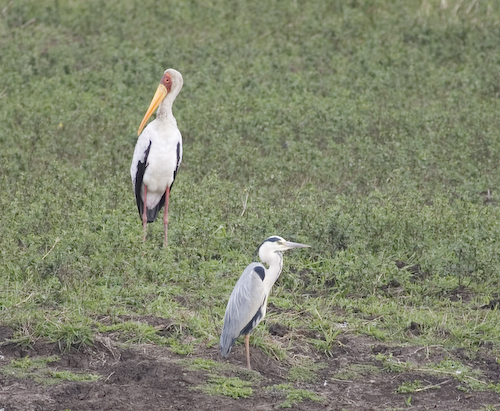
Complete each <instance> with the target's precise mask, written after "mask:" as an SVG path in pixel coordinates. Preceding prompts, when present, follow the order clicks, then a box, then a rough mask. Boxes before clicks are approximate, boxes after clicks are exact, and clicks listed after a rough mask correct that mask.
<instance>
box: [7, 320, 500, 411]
mask: <svg viewBox="0 0 500 411" xmlns="http://www.w3.org/2000/svg"><path fill="white" fill-rule="evenodd" d="M280 331H281V329H280ZM0 332H1V333H2V334H1V335H2V336H3V338H2V339H3V340H5V338H9V336H11V335H12V333H11V332H10V331H9V330H8V329H7V328H6V327H2V328H0ZM272 338H286V337H279V336H273V337H272ZM332 348H333V349H332V354H333V355H332V356H331V357H326V356H319V354H318V355H317V356H315V357H316V358H315V360H316V361H317V362H320V363H322V364H323V367H324V368H321V369H319V370H317V371H316V377H317V378H316V379H315V380H314V381H313V382H300V381H295V382H292V381H290V379H289V378H288V376H289V374H288V373H289V370H290V368H291V364H289V363H288V362H284V361H278V360H276V359H273V358H270V357H269V356H267V355H265V354H264V353H263V352H262V351H260V350H259V349H257V348H255V347H252V348H251V353H252V365H253V368H254V371H255V372H256V374H255V375H257V376H258V377H259V378H257V379H255V380H254V381H253V382H252V388H253V393H252V395H250V396H249V397H248V398H237V399H234V398H230V397H226V396H218V395H208V394H205V393H203V392H201V391H200V390H198V389H196V387H199V386H200V385H202V384H204V383H206V381H207V374H208V373H209V372H210V371H207V370H203V369H202V370H200V369H198V370H195V369H191V368H189V367H186V365H185V362H183V360H184V361H185V360H186V359H188V360H194V359H196V358H201V359H205V360H213V361H216V362H217V363H225V362H227V363H229V364H232V365H234V366H236V367H233V370H234V369H236V370H237V369H239V368H238V367H241V370H243V369H244V364H245V353H244V347H243V346H242V345H238V346H236V347H234V348H233V351H232V353H231V355H230V356H229V358H228V360H227V361H225V360H222V359H221V358H220V356H219V354H218V349H217V347H212V348H199V349H198V350H197V351H196V352H195V353H194V354H192V355H190V356H181V355H177V354H174V353H172V352H171V351H170V350H169V349H168V348H165V347H158V346H154V345H138V346H133V347H128V348H124V347H123V346H119V345H118V344H117V343H115V342H114V341H112V340H111V339H109V338H108V337H102V336H101V337H98V338H97V339H96V340H95V343H94V346H93V347H81V348H80V350H76V349H75V350H72V351H70V352H68V353H64V354H62V353H60V352H59V347H58V345H57V344H41V343H40V344H36V345H35V346H34V347H33V349H30V350H27V349H24V348H21V347H18V346H15V345H13V344H3V345H1V346H0V371H1V370H2V368H3V367H4V366H5V365H8V364H10V362H11V361H12V360H13V359H19V358H21V357H24V356H29V357H30V358H36V357H39V356H48V355H54V354H57V355H58V356H59V357H60V360H59V361H57V362H54V363H50V364H48V367H49V368H50V369H54V370H67V371H71V372H86V373H92V374H99V375H100V376H101V379H100V380H99V381H94V382H72V381H62V382H61V383H60V384H56V385H43V384H40V383H36V382H35V381H33V380H32V379H29V378H27V379H20V378H16V377H13V376H10V375H5V374H2V373H0V409H2V408H3V409H4V410H5V411H21V410H22V411H49V410H50V411H54V410H56V411H60V410H66V409H69V410H72V411H79V410H116V411H120V410H134V411H140V410H163V409H173V410H248V409H255V410H271V409H278V408H279V407H280V405H281V404H282V403H283V401H284V397H283V395H282V394H279V393H277V392H276V391H273V390H270V389H266V388H265V387H270V386H274V385H278V384H285V383H288V384H291V386H293V387H294V388H298V389H305V390H309V391H311V392H314V393H316V394H318V395H320V396H321V397H323V398H324V402H322V403H320V402H315V401H311V400H308V399H306V400H304V401H302V402H299V403H297V404H295V405H293V408H294V409H297V410H306V411H307V410H323V409H324V410H389V409H390V410H395V409H406V408H407V406H406V405H405V400H406V401H408V398H409V396H410V394H398V393H396V390H397V388H398V387H399V386H400V385H401V384H402V383H404V382H412V381H415V380H421V381H422V383H423V385H424V386H432V385H434V386H435V387H436V388H435V389H428V390H423V391H421V392H414V393H411V398H410V401H411V407H412V409H414V410H427V409H433V410H459V411H460V410H480V409H481V408H484V407H485V406H486V405H494V406H498V405H499V404H500V395H499V394H496V393H494V392H492V391H464V390H463V388H462V389H460V387H459V386H460V382H459V381H457V380H456V379H454V378H452V377H450V376H449V375H443V376H440V375H429V374H428V373H423V372H419V371H411V372H401V373H396V372H388V371H387V370H385V369H383V364H382V363H381V361H380V360H377V359H376V355H377V354H383V355H386V356H389V355H390V356H391V357H392V358H394V359H395V361H402V362H405V361H411V362H412V363H414V364H416V365H417V366H421V367H422V368H423V367H425V366H426V364H431V363H437V362H439V361H441V360H443V359H450V358H451V359H454V360H456V361H460V362H461V363H463V364H465V365H467V366H469V367H473V368H474V369H478V370H480V371H481V372H482V375H483V378H485V379H488V381H490V382H499V381H500V369H499V364H498V362H497V360H496V358H495V355H494V353H493V352H492V351H491V349H490V347H484V348H483V349H481V350H480V351H479V352H476V353H470V352H468V351H465V350H457V351H454V352H450V351H447V350H445V349H444V348H442V347H400V346H389V345H384V344H381V343H380V342H377V341H376V340H374V339H372V338H368V337H364V336H355V335H342V336H340V337H339V339H338V340H337V341H336V343H335V346H334V347H332ZM229 373H232V374H233V376H237V374H238V373H237V372H234V371H230V372H229ZM226 374H227V372H226Z"/></svg>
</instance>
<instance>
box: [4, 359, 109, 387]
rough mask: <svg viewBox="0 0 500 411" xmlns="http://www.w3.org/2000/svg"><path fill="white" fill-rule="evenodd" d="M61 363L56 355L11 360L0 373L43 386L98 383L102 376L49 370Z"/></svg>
mask: <svg viewBox="0 0 500 411" xmlns="http://www.w3.org/2000/svg"><path fill="white" fill-rule="evenodd" d="M56 361H59V357H58V356H56V355H53V356H50V357H36V358H30V357H24V358H22V359H20V360H11V362H10V364H7V365H4V366H2V367H0V373H1V374H4V375H7V376H13V377H16V378H23V379H26V378H31V379H33V380H34V381H36V382H38V383H41V384H47V385H51V384H59V383H61V382H63V381H83V382H85V381H97V380H98V379H100V378H101V376H100V375H96V374H90V373H73V372H71V371H58V370H50V369H47V364H49V363H52V362H56Z"/></svg>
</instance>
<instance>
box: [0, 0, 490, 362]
mask: <svg viewBox="0 0 500 411" xmlns="http://www.w3.org/2000/svg"><path fill="white" fill-rule="evenodd" d="M461 3H462V2H461V1H459V0H448V1H447V2H446V6H445V5H444V2H441V1H438V0H429V1H425V2H418V1H417V2H416V1H412V0H402V1H398V2H392V1H386V0H357V1H330V2H324V1H319V0H314V1H309V2H277V1H271V2H268V1H257V2H252V3H248V4H247V3H242V2H236V3H234V2H229V1H227V0H214V1H204V0H195V1H193V2H181V3H168V4H166V5H165V7H163V8H158V6H157V4H156V3H155V2H153V1H151V0H145V1H141V2H139V1H136V0H126V1H121V2H118V1H108V2H102V1H99V0H90V1H88V2H71V1H54V0H40V1H37V2H32V1H28V0H22V1H16V2H13V3H12V2H11V3H8V4H6V5H5V7H4V6H2V13H1V15H0V48H1V50H2V52H1V53H0V66H1V67H2V69H1V70H0V84H2V86H1V87H0V120H1V124H2V127H1V129H0V144H1V146H2V150H1V152H0V186H1V187H2V195H1V196H0V209H1V210H2V213H1V215H0V227H1V230H0V232H1V236H0V261H1V264H0V323H1V324H3V325H9V326H11V327H13V328H14V330H15V336H14V340H15V341H17V342H18V343H20V344H23V345H25V346H30V345H31V344H32V343H33V342H34V341H36V340H39V339H44V340H49V341H57V342H59V344H60V347H61V349H62V350H65V349H69V348H71V347H79V346H80V345H82V344H92V341H93V339H94V336H95V333H96V332H99V331H98V330H99V329H100V327H102V326H103V325H102V324H101V322H100V319H101V318H102V316H112V317H115V316H119V315H145V314H148V315H155V316H159V317H164V318H169V319H171V320H172V321H173V323H174V324H175V327H173V329H172V332H171V333H170V334H169V335H168V337H165V336H162V335H160V334H159V333H158V332H157V330H156V331H155V329H153V328H151V327H149V326H142V325H141V326H137V325H122V326H120V327H118V328H119V329H115V330H109V332H115V333H119V334H120V335H119V336H118V338H119V339H123V340H125V341H129V342H130V343H142V342H148V343H155V344H166V345H169V346H170V347H171V348H172V349H173V350H174V351H177V352H180V353H184V354H186V353H190V352H193V351H194V349H195V348H196V346H197V345H205V346H214V345H215V343H216V341H217V339H218V337H219V335H220V331H221V326H222V319H223V315H224V310H225V306H226V303H227V300H228V298H229V295H230V292H231V290H232V288H233V286H234V284H235V283H236V281H237V278H238V277H239V275H240V273H241V272H242V270H243V269H244V268H245V266H246V265H247V264H248V263H250V261H251V259H252V255H253V253H254V251H255V248H256V247H257V246H258V245H259V244H260V243H261V242H262V240H263V239H265V238H266V237H267V236H269V235H274V234H278V235H281V236H283V237H285V238H287V239H290V240H295V241H299V242H302V243H306V244H309V245H311V248H310V249H307V250H300V251H296V252H290V253H288V254H287V255H286V256H285V261H284V272H283V274H282V276H281V277H280V279H279V280H278V282H277V284H276V286H275V287H274V289H273V292H272V295H271V296H270V299H269V301H270V302H272V303H273V304H274V305H275V306H276V307H280V308H282V310H281V311H279V312H272V313H269V318H268V319H269V320H270V321H272V322H275V323H280V324H285V325H287V326H288V327H289V328H290V329H291V330H293V333H292V334H293V337H292V341H291V343H286V344H285V343H283V342H282V341H277V340H276V339H275V338H270V337H269V333H268V332H267V329H266V327H265V324H264V325H263V326H260V327H259V328H258V329H257V330H256V332H255V335H254V337H255V338H253V339H252V343H253V344H255V345H257V347H259V348H261V349H262V350H263V351H264V352H266V353H268V354H269V355H270V356H273V357H275V358H277V359H280V360H285V359H286V358H287V357H288V353H289V349H290V345H292V344H300V345H301V346H303V347H305V348H304V349H310V350H314V349H316V350H319V351H320V352H321V353H324V354H326V355H330V354H331V353H332V347H333V344H335V343H336V338H337V335H338V333H340V332H344V331H346V330H347V331H348V332H352V333H362V334H366V335H370V336H373V337H375V338H377V339H379V340H382V341H386V342H394V343H398V344H415V345H435V344H439V345H443V346H445V347H447V348H455V347H464V348H468V349H472V350H474V349H477V348H478V347H479V346H481V345H483V344H485V343H488V344H490V345H492V346H493V347H495V349H496V350H498V349H499V347H500V325H499V324H500V321H499V312H498V310H485V309H478V307H481V306H482V305H485V304H488V303H489V301H490V300H492V299H494V298H498V296H495V293H498V289H499V287H500V274H499V270H498V267H499V265H500V243H499V242H498V241H497V240H498V238H499V236H500V223H499V222H500V208H499V207H498V204H499V203H498V202H499V201H500V197H499V188H500V173H499V172H498V161H499V160H498V159H499V158H500V140H499V139H498V130H499V129H500V118H499V116H498V113H499V112H500V110H499V109H500V107H499V102H500V88H499V86H498V85H499V84H500V77H499V74H498V62H499V61H500V45H499V42H498V38H499V35H500V32H499V31H500V24H499V23H500V6H499V4H498V3H497V2H495V1H492V0H485V1H481V2H476V3H475V4H476V5H475V6H474V7H472V8H470V10H469V7H468V6H467V7H466V6H465V3H464V4H462V5H461V6H460V7H459V5H460V4H461ZM167 67H174V68H176V69H178V70H180V71H181V72H182V73H183V76H184V81H185V86H184V89H183V90H182V92H181V94H180V95H179V97H178V100H177V101H176V103H175V106H174V114H175V115H176V118H177V121H178V124H179V128H180V129H181V132H182V134H183V137H184V159H183V164H182V166H181V169H180V170H179V173H178V176H177V180H176V183H175V187H174V190H173V192H172V196H171V206H170V226H169V247H168V248H164V247H163V246H162V235H163V234H162V227H161V222H159V221H158V222H157V223H155V224H152V225H150V227H149V229H148V239H147V241H146V243H144V244H143V243H142V235H141V230H142V228H141V224H140V220H139V217H138V215H137V211H136V206H135V204H134V196H133V191H132V187H131V183H130V177H129V171H128V170H129V166H130V161H131V158H132V153H133V149H134V144H135V141H136V135H135V132H136V130H137V126H138V124H139V122H140V120H141V118H142V116H143V114H144V112H145V110H146V108H147V105H148V103H149V99H150V98H151V97H152V94H153V92H154V90H155V88H156V85H157V83H158V81H159V79H160V77H161V74H162V72H163V70H164V69H165V68H167ZM396 260H401V261H404V262H405V263H406V264H407V267H411V266H413V265H417V264H418V265H419V266H420V272H421V274H422V275H421V276H418V275H415V274H414V273H412V272H411V271H410V270H409V269H398V268H397V266H396V264H395V262H396ZM424 274H425V275H424ZM391 284H392V285H391ZM394 284H398V286H394ZM459 286H461V287H462V288H463V289H465V290H466V292H467V295H466V298H455V296H456V294H454V290H456V289H457V287H459ZM412 322H415V323H418V324H420V325H421V327H420V333H419V334H418V335H416V334H413V333H410V332H408V326H409V325H410V324H411V323H412ZM342 324H345V326H342V327H341V326H340V325H342ZM308 335H316V336H317V337H308ZM214 349H215V348H214Z"/></svg>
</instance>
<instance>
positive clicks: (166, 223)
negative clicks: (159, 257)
mask: <svg viewBox="0 0 500 411" xmlns="http://www.w3.org/2000/svg"><path fill="white" fill-rule="evenodd" d="M169 197H170V187H167V191H165V213H164V214H163V228H164V230H165V247H166V246H167V245H168V240H167V238H168V237H167V231H168V198H169Z"/></svg>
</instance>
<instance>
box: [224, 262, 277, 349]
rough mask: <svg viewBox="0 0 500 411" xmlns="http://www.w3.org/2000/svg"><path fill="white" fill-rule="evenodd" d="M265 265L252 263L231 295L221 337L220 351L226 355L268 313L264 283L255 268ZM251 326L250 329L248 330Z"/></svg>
mask: <svg viewBox="0 0 500 411" xmlns="http://www.w3.org/2000/svg"><path fill="white" fill-rule="evenodd" d="M257 267H258V268H263V269H264V270H265V267H264V266H263V265H262V264H260V263H252V264H250V265H249V266H248V267H247V268H246V269H245V271H243V274H242V275H241V277H240V279H239V280H238V282H237V283H236V286H235V287H234V289H233V292H232V293H231V297H229V302H228V304H227V308H226V314H225V315H224V327H223V329H222V334H221V337H220V351H221V354H222V356H223V357H226V356H227V355H228V354H229V351H230V350H231V347H232V346H233V344H234V342H235V341H236V339H237V338H238V337H239V336H240V335H242V334H243V331H244V330H245V331H247V332H246V333H245V334H248V333H250V331H252V330H253V329H254V328H255V327H256V326H257V324H259V322H260V321H261V320H262V318H263V317H264V315H265V314H266V303H267V295H266V290H265V288H264V283H263V280H262V279H261V277H260V276H259V274H258V273H257V272H256V271H255V268H257ZM248 328H250V329H249V330H247V329H248Z"/></svg>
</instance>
